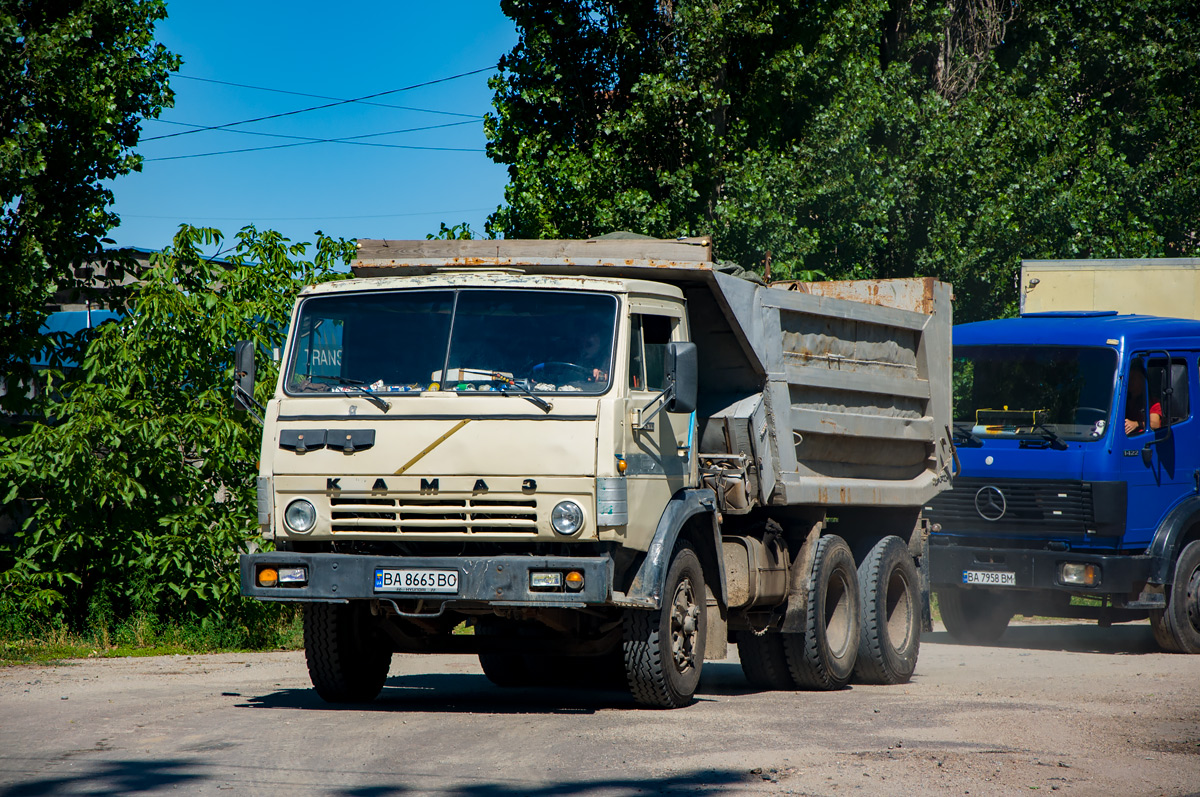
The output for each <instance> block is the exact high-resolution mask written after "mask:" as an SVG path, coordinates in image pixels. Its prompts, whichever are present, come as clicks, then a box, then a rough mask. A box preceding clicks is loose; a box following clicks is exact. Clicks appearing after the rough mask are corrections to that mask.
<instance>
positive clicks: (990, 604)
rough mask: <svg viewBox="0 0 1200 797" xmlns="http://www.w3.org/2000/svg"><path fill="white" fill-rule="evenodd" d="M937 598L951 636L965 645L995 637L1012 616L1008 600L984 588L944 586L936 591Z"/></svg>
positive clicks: (987, 643)
mask: <svg viewBox="0 0 1200 797" xmlns="http://www.w3.org/2000/svg"><path fill="white" fill-rule="evenodd" d="M937 599H938V608H939V610H940V611H941V613H942V623H943V624H944V625H945V626H946V630H947V631H949V632H950V636H952V637H954V638H955V639H956V640H958V641H959V642H964V643H966V644H968V645H990V644H992V643H993V642H995V641H997V640H998V639H1000V637H1001V636H1002V635H1003V634H1004V631H1005V629H1007V628H1008V621H1009V620H1011V619H1012V616H1013V610H1012V604H1011V602H1010V601H1008V600H1006V599H1005V598H1004V596H1002V595H994V594H992V593H990V592H985V591H984V590H978V589H961V588H959V587H946V588H943V589H939V590H938V591H937Z"/></svg>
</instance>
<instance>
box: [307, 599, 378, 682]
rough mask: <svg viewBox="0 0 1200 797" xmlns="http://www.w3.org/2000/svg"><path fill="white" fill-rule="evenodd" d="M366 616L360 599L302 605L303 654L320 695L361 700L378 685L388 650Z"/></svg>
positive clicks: (365, 609) (365, 607)
mask: <svg viewBox="0 0 1200 797" xmlns="http://www.w3.org/2000/svg"><path fill="white" fill-rule="evenodd" d="M371 619H372V618H371V615H370V612H369V611H368V610H367V606H366V605H365V604H362V603H308V604H305V605H304V658H305V660H306V661H307V662H308V676H309V678H310V679H311V680H312V685H313V688H315V689H316V690H317V694H318V695H320V696H321V698H322V699H323V700H326V701H328V702H330V703H365V702H368V701H370V700H374V699H375V698H376V697H377V696H378V695H379V692H380V690H381V689H383V682H384V681H386V680H387V675H388V668H389V667H390V666H391V663H392V649H391V646H390V645H389V644H388V642H387V640H386V639H384V638H383V637H382V636H381V635H380V633H379V630H378V629H377V628H376V626H375V624H374V623H373V622H371Z"/></svg>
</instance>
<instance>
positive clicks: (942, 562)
mask: <svg viewBox="0 0 1200 797" xmlns="http://www.w3.org/2000/svg"><path fill="white" fill-rule="evenodd" d="M938 543H939V541H938V540H936V539H931V540H930V545H929V580H930V584H931V585H932V586H933V587H934V588H937V587H939V586H958V587H961V586H964V585H965V582H966V576H965V575H964V573H965V572H966V571H968V570H974V571H990V572H1003V573H1013V574H1015V577H1016V583H1015V584H1014V585H1012V586H1005V587H998V588H997V589H1001V590H1010V589H1041V590H1044V589H1052V590H1062V591H1065V592H1074V593H1082V592H1094V593H1096V594H1128V593H1131V592H1133V593H1137V592H1140V591H1141V590H1142V587H1143V586H1145V584H1146V581H1147V580H1148V579H1149V577H1150V565H1151V558H1150V557H1149V556H1134V555H1129V554H1092V553H1080V552H1077V551H1045V550H1029V549H1019V548H1017V549H1014V548H975V547H968V546H962V545H943V544H938ZM1064 562H1071V563H1080V564H1094V565H1096V566H1098V567H1099V568H1100V583H1099V584H1097V585H1096V586H1094V587H1085V586H1081V585H1079V584H1062V583H1059V580H1058V569H1059V565H1061V564H1063V563H1064ZM990 588H991V587H989V589H990Z"/></svg>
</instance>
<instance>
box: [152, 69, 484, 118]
mask: <svg viewBox="0 0 1200 797" xmlns="http://www.w3.org/2000/svg"><path fill="white" fill-rule="evenodd" d="M472 74H473V73H472ZM177 78H183V79H184V80H195V81H198V82H200V83H215V84H217V85H218V86H233V87H234V88H239V89H253V90H255V91H269V92H272V93H274V94H290V95H292V96H293V97H310V98H312V99H314V100H337V101H344V102H356V103H358V104H359V105H371V106H374V107H376V108H395V109H397V110H401V111H416V112H418V113H435V114H440V115H442V116H462V117H466V118H468V119H479V118H480V115H479V114H477V113H458V112H457V111H435V110H434V109H432V108H414V107H412V106H410V105H392V104H391V103H387V102H369V101H366V100H345V99H344V98H342V97H327V96H326V95H324V94H308V93H306V92H303V91H288V90H287V89H273V88H268V87H267V86H251V85H249V84H247V83H230V82H229V81H227V80H213V79H212V78H207V77H194V76H192V75H180V74H176V75H175V76H174V77H173V78H172V80H175V79H177Z"/></svg>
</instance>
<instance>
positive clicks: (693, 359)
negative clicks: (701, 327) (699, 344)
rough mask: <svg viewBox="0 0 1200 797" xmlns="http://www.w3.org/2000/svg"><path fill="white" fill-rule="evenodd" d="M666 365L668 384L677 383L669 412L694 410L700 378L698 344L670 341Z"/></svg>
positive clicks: (669, 404)
mask: <svg viewBox="0 0 1200 797" xmlns="http://www.w3.org/2000/svg"><path fill="white" fill-rule="evenodd" d="M665 367H666V376H667V382H668V384H671V383H674V385H675V391H674V395H673V396H672V397H671V401H670V402H669V403H668V404H667V412H692V411H694V410H695V409H696V400H697V394H698V392H699V379H700V374H699V363H698V362H697V356H696V344H695V343H668V344H667V356H666V362H665Z"/></svg>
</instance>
